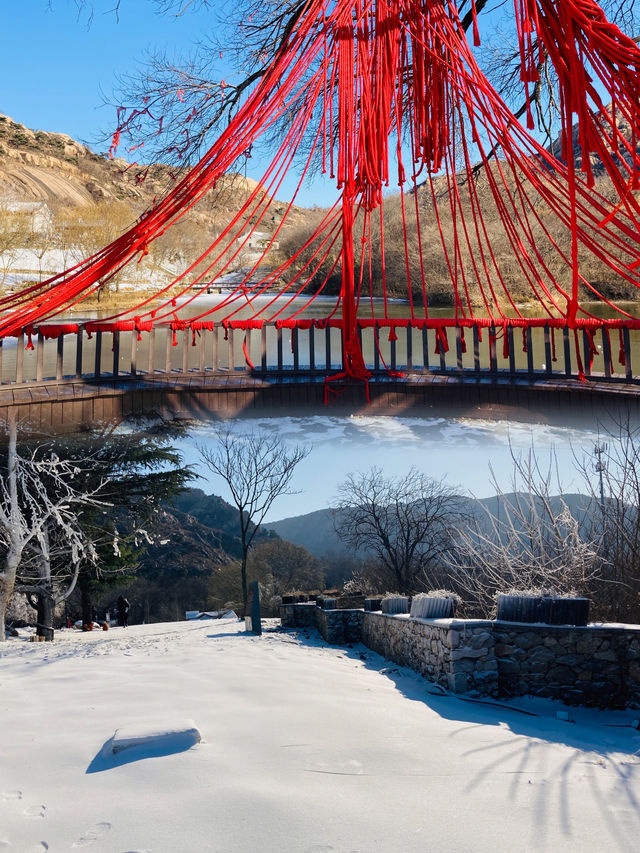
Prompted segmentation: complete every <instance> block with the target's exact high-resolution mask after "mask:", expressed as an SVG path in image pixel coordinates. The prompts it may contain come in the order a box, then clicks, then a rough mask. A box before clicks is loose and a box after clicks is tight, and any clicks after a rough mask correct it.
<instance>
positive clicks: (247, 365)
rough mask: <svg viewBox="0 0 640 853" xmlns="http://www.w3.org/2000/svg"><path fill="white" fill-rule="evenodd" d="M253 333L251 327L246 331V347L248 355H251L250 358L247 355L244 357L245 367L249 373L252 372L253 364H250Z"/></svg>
mask: <svg viewBox="0 0 640 853" xmlns="http://www.w3.org/2000/svg"><path fill="white" fill-rule="evenodd" d="M251 334H252V330H251V329H247V330H246V331H245V333H244V343H245V349H246V351H247V355H248V356H249V357H248V358H247V356H245V359H244V369H245V370H246V372H247V373H250V372H251V365H250V364H249V362H250V361H251V360H252V359H251Z"/></svg>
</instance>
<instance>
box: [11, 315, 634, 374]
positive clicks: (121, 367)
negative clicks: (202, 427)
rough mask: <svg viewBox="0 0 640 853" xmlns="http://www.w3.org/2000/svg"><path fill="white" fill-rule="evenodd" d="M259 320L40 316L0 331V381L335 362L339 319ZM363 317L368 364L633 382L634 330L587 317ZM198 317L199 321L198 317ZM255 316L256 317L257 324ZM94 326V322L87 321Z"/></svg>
mask: <svg viewBox="0 0 640 853" xmlns="http://www.w3.org/2000/svg"><path fill="white" fill-rule="evenodd" d="M318 322H319V323H320V326H321V327H318V326H317V325H309V323H308V322H307V323H304V324H303V325H300V326H298V325H293V324H289V325H283V324H276V323H268V322H265V323H263V324H261V326H259V327H255V328H243V327H242V326H241V325H240V324H238V325H236V326H235V327H234V326H233V325H231V324H226V325H223V324H212V323H207V324H202V326H203V327H202V328H191V327H187V328H171V327H170V326H156V327H153V328H150V329H149V330H137V329H133V328H132V329H130V330H129V329H124V330H123V329H118V328H116V327H115V326H114V327H113V328H107V324H80V325H78V326H77V327H73V328H72V329H71V330H69V324H67V325H66V326H62V327H52V326H44V325H43V326H41V327H39V328H38V327H35V328H34V329H31V330H28V331H25V332H22V333H20V334H19V335H17V336H16V337H13V338H5V339H4V340H3V339H0V384H2V385H13V386H22V385H30V384H33V383H41V382H47V383H49V382H68V381H73V380H76V381H77V380H86V381H90V380H92V381H113V380H114V379H118V380H120V379H126V378H133V379H143V378H147V379H152V378H156V379H162V378H165V379H166V378H169V377H172V378H176V379H177V378H179V377H187V376H195V375H202V376H211V377H215V376H220V377H223V376H229V375H234V376H240V375H242V374H243V373H246V374H247V375H252V376H278V375H282V376H284V377H286V376H291V375H295V374H300V375H303V374H307V375H312V376H313V375H318V376H324V375H326V374H327V373H331V372H332V371H336V370H339V369H340V368H341V365H342V352H341V329H340V326H339V323H333V324H330V323H326V325H324V327H322V325H323V323H322V321H318ZM382 322H383V323H384V325H379V324H376V325H372V324H371V322H370V321H369V322H365V323H363V324H362V325H361V327H360V329H359V335H360V339H361V342H362V348H363V353H364V357H365V362H366V363H367V366H368V367H369V368H370V369H371V370H372V372H373V373H374V374H377V373H380V374H384V373H385V372H386V371H387V370H390V371H394V372H404V373H406V374H442V375H467V376H477V377H480V378H481V377H485V378H497V377H505V378H507V377H511V378H514V379H518V378H524V379H527V378H529V379H543V378H547V379H558V378H579V377H580V376H581V375H583V376H585V377H587V378H589V377H591V378H594V379H598V380H603V381H615V382H636V381H640V375H638V374H637V373H634V365H635V366H636V370H637V371H640V330H639V329H636V328H633V326H631V327H628V326H621V327H619V328H618V327H615V328H610V327H607V326H604V325H593V326H591V327H589V328H579V329H577V330H573V329H568V328H566V327H562V328H557V327H552V326H550V325H548V324H538V325H526V326H523V327H522V328H520V327H514V326H511V325H504V326H499V325H481V324H477V325H467V326H461V325H455V324H451V323H450V322H449V324H448V325H437V326H435V327H427V326H423V327H419V326H418V327H416V326H415V325H414V326H412V325H410V324H407V322H406V321H396V322H393V321H382ZM205 325H206V327H205ZM256 325H257V324H256ZM97 326H98V327H99V328H96V327H97Z"/></svg>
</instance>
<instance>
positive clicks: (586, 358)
mask: <svg viewBox="0 0 640 853" xmlns="http://www.w3.org/2000/svg"><path fill="white" fill-rule="evenodd" d="M582 353H583V355H582V360H583V362H584V375H585V376H591V346H590V343H589V335H588V334H587V330H586V329H583V330H582Z"/></svg>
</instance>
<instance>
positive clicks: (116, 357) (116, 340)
mask: <svg viewBox="0 0 640 853" xmlns="http://www.w3.org/2000/svg"><path fill="white" fill-rule="evenodd" d="M112 335H113V370H112V371H111V373H112V375H113V378H114V379H117V378H118V373H119V372H120V332H118V331H117V330H116V331H115V332H112Z"/></svg>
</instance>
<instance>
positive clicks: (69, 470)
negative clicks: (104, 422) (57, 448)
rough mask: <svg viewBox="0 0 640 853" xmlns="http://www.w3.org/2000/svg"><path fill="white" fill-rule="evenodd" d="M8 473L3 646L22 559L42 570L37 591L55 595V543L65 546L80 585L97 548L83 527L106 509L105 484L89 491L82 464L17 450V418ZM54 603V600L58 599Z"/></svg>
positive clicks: (0, 593) (1, 516)
mask: <svg viewBox="0 0 640 853" xmlns="http://www.w3.org/2000/svg"><path fill="white" fill-rule="evenodd" d="M7 433H8V446H7V454H6V466H7V467H6V470H5V472H4V473H3V476H2V477H1V478H0V545H1V546H2V549H3V551H4V556H3V558H2V563H1V564H0V566H1V567H0V641H4V639H5V615H6V611H7V606H8V604H9V601H10V599H11V596H12V594H13V592H14V589H15V585H16V574H17V571H18V567H19V565H20V563H21V562H22V560H23V559H25V558H28V559H30V560H33V561H34V565H35V566H37V569H36V572H37V584H36V587H37V588H40V589H42V591H43V592H44V593H47V594H48V593H49V591H50V590H51V575H50V570H51V556H52V550H51V544H52V539H54V538H55V539H56V540H57V541H64V543H65V553H66V557H67V561H68V565H69V571H70V578H71V579H70V583H69V586H71V585H72V584H74V583H75V581H76V579H77V576H78V572H79V570H80V565H81V564H82V563H83V562H85V561H89V562H92V561H94V560H95V556H96V552H95V546H94V544H93V542H92V541H91V539H90V538H89V537H88V536H87V534H86V532H85V531H84V530H83V529H82V527H81V525H80V523H79V520H78V519H79V515H80V514H81V512H82V510H83V509H85V508H87V507H89V506H94V507H95V506H98V505H102V504H103V501H102V500H101V499H100V497H99V495H100V492H101V490H102V488H103V486H104V483H103V482H100V483H98V484H96V485H94V486H92V487H89V488H87V486H86V484H85V482H84V479H83V477H82V468H81V466H80V465H79V464H78V463H77V462H69V461H67V460H64V459H61V458H60V457H59V456H57V455H56V454H55V453H54V452H51V453H50V454H44V455H41V454H40V453H38V450H37V448H33V449H32V450H31V452H27V453H24V454H22V453H20V452H19V451H18V428H17V423H16V417H15V414H13V413H11V414H10V415H9V420H8V423H7ZM54 599H55V596H54Z"/></svg>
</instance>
